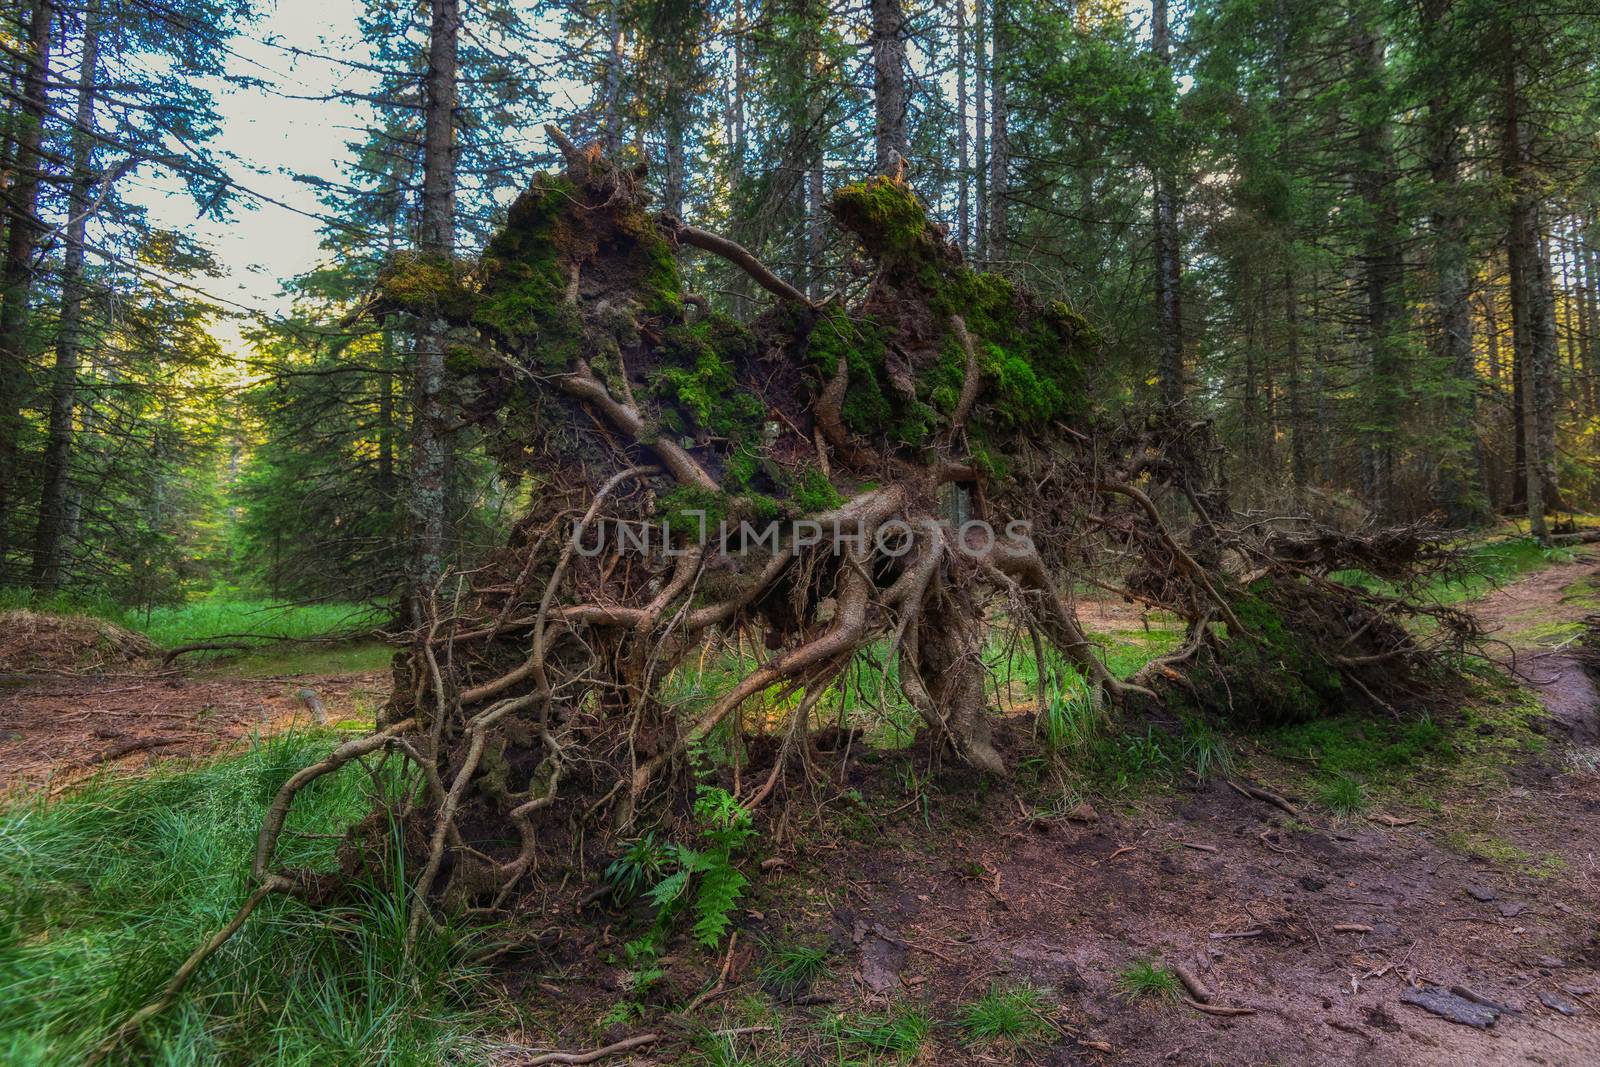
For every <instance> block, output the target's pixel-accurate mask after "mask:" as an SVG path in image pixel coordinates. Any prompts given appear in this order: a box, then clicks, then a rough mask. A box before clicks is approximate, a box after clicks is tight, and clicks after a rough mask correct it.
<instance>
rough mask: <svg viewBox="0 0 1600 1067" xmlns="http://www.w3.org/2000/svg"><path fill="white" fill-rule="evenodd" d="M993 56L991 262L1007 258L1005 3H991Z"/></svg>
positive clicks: (1008, 141) (1008, 40) (1007, 52)
mask: <svg viewBox="0 0 1600 1067" xmlns="http://www.w3.org/2000/svg"><path fill="white" fill-rule="evenodd" d="M993 4H994V6H993V8H992V9H991V18H992V20H993V23H994V27H993V33H994V56H993V57H992V58H991V60H990V62H989V78H990V83H991V84H990V89H989V97H990V99H989V247H988V256H989V259H990V261H998V260H1002V259H1004V258H1005V256H1006V251H1007V248H1006V230H1007V226H1006V193H1007V189H1008V183H1009V174H1010V170H1011V138H1010V134H1009V133H1008V131H1007V128H1006V126H1007V123H1008V121H1009V119H1010V115H1009V104H1008V102H1007V100H1006V79H1007V78H1008V77H1009V70H1008V66H1009V63H1010V56H1011V23H1010V19H1009V17H1008V12H1007V10H1006V6H1005V0H993Z"/></svg>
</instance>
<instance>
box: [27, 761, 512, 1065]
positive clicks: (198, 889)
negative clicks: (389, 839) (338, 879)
mask: <svg viewBox="0 0 1600 1067" xmlns="http://www.w3.org/2000/svg"><path fill="white" fill-rule="evenodd" d="M336 738H337V735H336V733H335V732H333V731H320V732H315V733H302V734H285V735H280V736H278V737H274V738H270V739H267V740H264V741H260V742H258V743H257V744H256V745H255V746H254V747H253V748H252V749H251V750H250V751H249V752H248V753H246V754H244V755H242V756H238V757H235V758H231V759H226V760H222V761H219V762H216V763H212V764H208V765H204V766H200V767H196V768H190V769H184V770H177V771H164V772H157V773H155V774H153V775H151V776H149V777H145V778H140V779H135V780H132V781H128V780H113V779H109V778H107V779H104V780H100V781H94V782H90V783H88V784H87V785H85V786H83V787H81V788H80V789H78V790H77V791H75V792H74V793H72V794H70V795H69V796H67V797H66V798H64V799H60V800H56V801H53V802H50V803H44V802H41V801H30V802H25V803H22V804H19V805H16V806H13V807H11V808H9V809H7V810H5V811H4V812H3V813H0V990H3V991H4V995H3V996H0V1062H3V1063H6V1064H10V1065H16V1067H35V1065H39V1067H42V1065H46V1064H63V1065H65V1064H77V1063H81V1062H83V1060H84V1058H85V1056H86V1054H87V1052H88V1051H89V1050H90V1049H92V1048H93V1047H94V1046H95V1045H96V1044H98V1042H99V1041H100V1040H101V1039H103V1038H104V1037H105V1036H106V1034H107V1033H108V1032H109V1031H110V1030H111V1029H113V1028H114V1027H115V1026H116V1025H118V1024H119V1023H121V1022H122V1021H123V1020H124V1019H125V1018H126V1017H127V1016H128V1015H130V1014H131V1013H132V1012H134V1011H135V1010H137V1009H138V1008H139V1007H140V1006H141V1005H142V1004H143V1003H145V1002H146V1001H147V1000H148V999H149V998H150V997H151V996H152V995H153V994H154V993H156V992H157V991H158V990H159V989H160V988H161V987H162V986H163V985H164V984H165V983H166V982H167V980H168V979H169V978H170V977H171V976H172V974H173V972H174V971H175V970H176V968H177V966H178V964H179V963H181V962H182V961H183V959H184V958H185V957H186V956H187V955H188V954H189V952H190V951H191V950H193V949H194V948H195V947H196V946H197V945H199V944H200V943H201V942H203V941H204V940H205V939H206V938H208V937H209V936H211V934H212V933H214V932H215V931H216V930H217V929H218V928H219V927H221V926H222V925H223V923H225V922H226V921H227V920H228V918H229V917H230V916H231V915H232V914H233V912H234V911H235V909H237V907H238V906H239V904H240V902H241V901H242V900H243V898H244V896H245V894H246V892H247V888H248V887H247V885H246V877H247V872H248V870H249V867H250V853H251V850H252V849H253V847H254V844H255V838H256V832H257V830H258V829H259V827H260V823H261V818H262V814H263V812H264V811H265V808H266V805H267V803H268V802H269V800H270V799H271V797H272V796H273V794H274V793H275V792H276V790H277V789H278V787H279V786H280V785H281V784H282V783H283V782H284V781H285V780H286V779H287V778H288V777H289V776H290V775H291V774H293V773H294V771H295V770H296V769H298V768H299V767H302V766H304V765H306V764H307V763H310V762H312V761H314V760H316V759H318V758H320V757H321V756H323V755H325V754H326V752H327V750H328V749H329V748H330V747H331V745H332V743H333V742H334V740H336ZM374 782H376V783H377V785H375V784H374ZM396 784H397V783H396V781H395V779H394V776H393V775H386V774H380V775H378V776H377V777H376V779H373V778H369V777H368V776H365V775H361V774H359V773H358V772H355V771H352V772H351V773H347V774H344V775H334V776H330V777H326V778H323V779H320V780H319V781H317V782H315V783H314V784H313V785H312V786H310V787H309V788H308V789H307V790H306V791H305V792H303V793H302V794H301V795H300V798H299V800H298V801H297V803H296V805H295V807H294V811H293V813H292V815H291V817H290V819H289V823H288V828H287V829H288V832H286V833H285V835H284V837H283V838H282V841H281V843H280V846H279V849H280V853H281V858H282V859H283V861H284V863H285V864H286V865H287V866H291V867H293V866H303V867H310V868H313V869H318V870H331V869H333V867H334V847H335V844H336V838H337V836H338V835H339V834H341V833H342V831H343V830H344V829H345V827H346V826H348V825H349V824H350V823H352V822H353V821H355V820H357V819H360V818H361V817H362V816H364V815H365V814H366V813H367V812H368V811H369V810H371V805H372V802H373V793H372V790H373V789H375V788H377V787H378V786H382V787H383V788H385V789H392V788H393V787H394V786H395V785H396ZM404 875H405V872H404V871H402V870H399V869H394V870H391V871H389V872H388V873H387V874H386V875H385V876H383V877H380V878H377V879H375V880H371V881H367V882H363V883H358V884H357V885H355V886H353V887H352V889H351V892H350V894H349V896H348V898H347V899H345V900H344V901H343V902H342V903H340V904H338V905H336V906H333V907H327V908H320V909H318V910H315V911H313V910H311V909H310V908H308V907H307V906H305V905H304V904H302V903H300V902H299V901H297V900H294V899H292V898H285V897H274V898H269V900H267V901H266V902H265V903H263V904H262V905H261V907H260V908H259V909H257V911H256V913H255V915H254V916H252V918H251V919H250V920H249V921H248V922H247V923H246V924H245V926H244V928H243V929H242V930H241V931H240V933H239V934H238V935H237V936H236V937H235V938H233V939H232V940H231V941H229V942H228V943H227V944H226V945H225V946H224V947H223V948H222V949H221V950H219V951H218V952H217V954H216V955H215V956H213V957H212V958H211V959H210V960H209V961H208V962H207V963H206V964H205V965H204V966H203V967H202V968H201V970H200V971H199V973H198V974H197V975H196V977H195V980H194V981H193V983H192V984H191V985H190V986H189V988H188V989H187V990H186V991H185V993H184V994H183V995H182V996H181V997H180V998H179V1000H178V1002H177V1003H176V1004H175V1005H174V1006H173V1008H172V1009H171V1010H170V1011H169V1012H167V1013H165V1014H163V1015H162V1016H161V1017H159V1018H158V1019H156V1020H153V1021H152V1022H151V1023H150V1024H148V1025H147V1027H146V1029H145V1031H144V1034H143V1037H142V1039H141V1041H142V1043H143V1048H142V1052H143V1054H144V1055H145V1056H147V1057H148V1058H149V1059H150V1060H152V1061H155V1062H160V1063H163V1064H189V1063H193V1064H199V1063H219V1062H225V1063H256V1062H263V1061H269V1060H270V1061H271V1062H274V1063H280V1064H307V1065H312V1064H317V1065H320V1064H328V1063H339V1064H368V1063H371V1064H378V1063H383V1064H417V1065H422V1064H437V1063H446V1062H464V1061H466V1060H471V1059H473V1058H474V1053H475V1049H476V1045H475V1042H474V1035H475V1034H476V1033H477V1032H478V1031H479V1029H480V1027H482V1026H484V1025H487V1022H488V1016H487V1015H486V1014H484V1013H485V1012H487V1011H488V1010H490V1009H491V1007H493V1008H494V1010H497V1011H499V1012H501V1013H502V1015H503V1013H504V1012H505V1011H506V1006H505V1005H503V1004H495V1002H494V1000H493V998H492V996H491V995H490V993H489V991H488V988H487V985H486V980H485V976H484V973H483V971H482V970H481V969H480V968H479V967H477V966H476V965H474V964H473V962H472V959H471V955H472V952H473V950H474V948H475V939H476V937H477V936H481V934H478V935H472V936H468V935H466V934H464V933H463V932H462V931H461V930H460V929H458V928H456V927H453V926H449V925H447V926H446V927H444V928H443V929H442V930H438V931H430V930H429V929H428V928H427V927H424V928H423V931H422V936H421V937H420V939H419V940H418V942H417V945H416V947H415V949H414V951H413V952H412V953H411V954H410V956H409V957H408V956H407V955H406V954H405V952H404V950H403V945H404V939H405V932H406V923H407V910H406V907H405V896H404V892H403V888H402V887H403V884H404V882H403V879H404Z"/></svg>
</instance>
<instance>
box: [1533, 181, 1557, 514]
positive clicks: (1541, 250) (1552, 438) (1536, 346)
mask: <svg viewBox="0 0 1600 1067" xmlns="http://www.w3.org/2000/svg"><path fill="white" fill-rule="evenodd" d="M1541 214H1542V213H1541V212H1540V210H1539V205H1538V203H1537V202H1535V204H1534V212H1533V226H1534V233H1535V239H1534V260H1533V276H1532V277H1531V278H1530V279H1529V282H1530V284H1531V286H1532V292H1531V293H1530V296H1531V297H1532V307H1531V310H1532V313H1533V362H1532V363H1531V364H1530V365H1529V366H1530V367H1531V368H1532V370H1533V400H1534V405H1535V406H1534V414H1535V418H1536V421H1535V422H1534V446H1535V452H1534V456H1535V457H1536V459H1537V460H1538V463H1539V487H1540V488H1541V489H1542V490H1543V491H1544V506H1545V510H1546V511H1556V510H1565V508H1566V504H1565V503H1564V502H1563V500H1562V498H1561V483H1560V480H1559V479H1558V478H1557V476H1556V421H1557V419H1558V418H1559V416H1560V410H1561V397H1560V393H1559V390H1558V387H1557V382H1556V368H1557V364H1558V363H1559V355H1558V353H1557V338H1556V294H1555V284H1554V282H1553V280H1552V279H1551V275H1550V243H1549V241H1547V240H1546V239H1545V237H1544V234H1543V232H1542V228H1541V224H1540V217H1541Z"/></svg>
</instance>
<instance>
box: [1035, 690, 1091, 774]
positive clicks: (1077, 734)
mask: <svg viewBox="0 0 1600 1067" xmlns="http://www.w3.org/2000/svg"><path fill="white" fill-rule="evenodd" d="M1100 721H1101V716H1100V709H1099V708H1098V707H1097V706H1096V704H1095V699H1094V693H1093V691H1092V690H1091V689H1090V688H1089V687H1088V686H1087V685H1086V684H1084V683H1083V682H1082V681H1081V680H1079V679H1077V678H1076V677H1074V678H1073V679H1072V680H1071V681H1070V682H1068V684H1066V685H1063V684H1061V682H1060V681H1059V679H1058V678H1057V677H1056V676H1055V672H1054V671H1051V678H1050V686H1049V693H1048V694H1047V697H1046V701H1045V705H1044V708H1043V709H1042V710H1041V711H1040V713H1039V716H1038V722H1037V729H1038V731H1039V733H1040V735H1042V736H1043V738H1044V747H1045V751H1047V752H1049V753H1051V754H1057V753H1061V752H1065V751H1070V750H1072V749H1076V748H1081V747H1082V746H1083V745H1084V744H1085V743H1086V742H1087V741H1088V740H1089V738H1090V737H1092V736H1093V734H1094V731H1095V729H1096V728H1097V727H1098V725H1099V724H1100Z"/></svg>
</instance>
